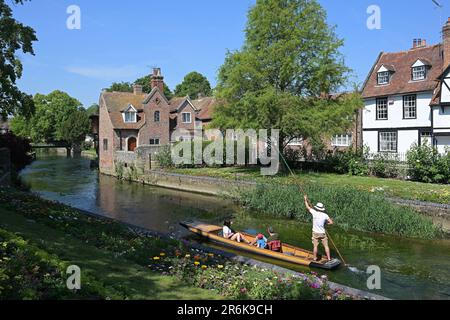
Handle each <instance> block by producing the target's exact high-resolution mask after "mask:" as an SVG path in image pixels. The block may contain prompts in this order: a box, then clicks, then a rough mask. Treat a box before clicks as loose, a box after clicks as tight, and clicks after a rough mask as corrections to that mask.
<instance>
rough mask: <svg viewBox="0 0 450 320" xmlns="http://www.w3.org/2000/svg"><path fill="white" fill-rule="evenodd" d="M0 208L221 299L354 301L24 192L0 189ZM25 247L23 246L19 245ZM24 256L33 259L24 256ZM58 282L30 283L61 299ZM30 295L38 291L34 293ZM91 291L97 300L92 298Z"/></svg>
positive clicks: (313, 279)
mask: <svg viewBox="0 0 450 320" xmlns="http://www.w3.org/2000/svg"><path fill="white" fill-rule="evenodd" d="M0 203H2V207H5V208H7V209H9V210H12V211H14V212H18V213H20V214H21V215H23V216H25V217H26V218H27V219H30V221H34V222H36V223H43V224H45V225H47V226H49V227H51V228H54V229H59V230H64V231H65V232H66V233H67V234H70V235H71V236H73V237H74V238H78V239H80V240H82V241H84V242H85V243H87V244H89V245H91V246H95V247H97V248H100V249H104V250H106V251H108V252H111V254H113V255H114V256H116V257H119V256H120V257H123V258H125V259H127V260H129V261H132V262H134V263H136V264H139V265H142V266H145V267H147V268H149V270H151V271H153V272H157V273H160V274H161V275H168V276H173V277H176V278H178V279H180V280H182V281H183V282H184V283H188V284H190V285H192V286H195V287H199V288H203V289H207V290H214V291H215V292H217V293H218V294H220V295H222V296H223V297H225V298H229V299H268V300H272V299H329V300H331V299H350V298H355V297H349V296H346V295H344V294H342V293H341V292H339V291H332V290H330V289H329V288H328V285H327V279H326V278H321V277H319V276H318V275H317V274H315V273H311V274H309V275H303V276H301V277H297V276H294V275H288V274H286V275H282V274H278V273H276V272H274V271H272V270H267V269H262V268H258V267H249V266H246V265H241V264H239V263H235V262H230V261H228V260H227V259H226V258H225V257H222V256H220V255H213V254H210V253H205V252H202V251H200V250H197V249H193V248H192V247H191V246H190V244H189V243H187V242H185V241H177V240H167V239H161V238H158V237H153V236H149V235H144V234H143V233H142V232H138V231H137V230H133V229H132V228H129V227H127V226H125V225H123V224H121V223H118V222H114V221H109V220H103V219H100V218H94V217H91V216H88V215H84V214H82V213H81V212H79V211H77V210H75V209H72V208H70V207H67V206H64V205H62V204H58V203H54V202H51V201H46V200H42V199H40V198H38V197H36V196H33V195H31V194H28V193H23V192H19V191H16V190H13V189H0ZM0 240H1V238H0ZM25 247H28V245H27V246H25V245H24V246H23V248H25ZM30 250H31V249H30ZM24 256H27V257H32V256H34V255H33V254H32V253H30V252H27V253H26V254H24ZM35 265H36V263H35V261H34V260H30V261H24V263H23V266H22V268H28V269H30V268H31V269H32V266H35ZM48 268H50V267H45V268H39V270H47V269H48ZM9 270H10V271H8V272H9V273H8V277H11V276H14V274H20V271H19V270H20V269H17V268H12V269H9ZM61 270H65V269H64V268H62V267H60V268H56V269H51V270H50V271H45V272H44V271H43V272H44V275H45V274H47V273H48V274H50V275H55V274H61ZM0 274H1V273H0ZM61 279H62V278H58V277H56V280H55V281H56V283H57V285H56V287H57V288H56V289H55V290H53V289H52V288H53V287H49V285H48V284H47V283H46V282H45V279H44V278H43V277H42V276H38V277H37V278H36V280H35V281H34V280H33V281H31V282H32V283H37V284H39V286H40V288H43V290H47V289H48V291H49V292H53V293H52V294H53V296H57V297H58V298H61V296H58V295H59V294H60V291H59V289H58V288H61V286H62V284H61ZM0 286H1V282H0ZM19 287H20V286H19ZM17 288H18V284H12V285H10V290H13V289H14V290H17ZM35 291H36V292H40V290H35ZM41 291H42V290H41ZM92 292H93V293H92ZM92 292H90V296H89V297H91V298H96V297H102V294H101V290H97V291H95V290H94V291H92ZM96 292H97V294H98V295H96V294H95V293H96ZM35 297H37V298H48V297H49V296H48V295H44V294H38V293H36V294H32V295H30V298H35ZM50 297H51V296H50ZM62 297H63V298H64V296H62ZM82 298H83V297H82Z"/></svg>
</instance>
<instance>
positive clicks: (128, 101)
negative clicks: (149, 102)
mask: <svg viewBox="0 0 450 320" xmlns="http://www.w3.org/2000/svg"><path fill="white" fill-rule="evenodd" d="M144 99H145V94H140V95H135V94H134V93H129V92H102V95H101V100H102V101H103V104H104V105H105V106H106V109H107V110H108V113H109V117H110V119H111V123H112V125H113V128H114V129H130V130H138V129H140V128H142V126H143V125H144V124H145V114H144V112H143V110H140V109H137V110H136V111H137V112H138V114H137V120H138V121H137V122H136V123H125V122H124V121H123V115H122V111H123V110H124V109H128V108H129V106H130V105H132V106H140V105H142V101H143V100H144Z"/></svg>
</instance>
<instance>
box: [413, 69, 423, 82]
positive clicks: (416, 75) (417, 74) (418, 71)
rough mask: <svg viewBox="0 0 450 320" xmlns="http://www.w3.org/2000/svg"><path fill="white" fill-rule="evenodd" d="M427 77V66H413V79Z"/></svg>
mask: <svg viewBox="0 0 450 320" xmlns="http://www.w3.org/2000/svg"><path fill="white" fill-rule="evenodd" d="M426 77H427V68H426V67H425V66H419V67H413V68H412V79H413V81H417V80H425V78H426Z"/></svg>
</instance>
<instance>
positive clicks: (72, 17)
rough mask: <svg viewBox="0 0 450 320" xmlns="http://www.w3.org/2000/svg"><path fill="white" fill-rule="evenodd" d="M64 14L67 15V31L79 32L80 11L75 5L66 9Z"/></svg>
mask: <svg viewBox="0 0 450 320" xmlns="http://www.w3.org/2000/svg"><path fill="white" fill-rule="evenodd" d="M66 13H67V14H68V15H69V16H68V17H67V20H66V26H67V29H69V30H81V9H80V7H79V6H77V5H74V4H72V5H70V6H68V7H67V10H66Z"/></svg>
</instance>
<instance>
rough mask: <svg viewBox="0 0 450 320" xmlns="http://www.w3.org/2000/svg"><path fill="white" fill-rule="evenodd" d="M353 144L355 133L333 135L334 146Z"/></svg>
mask: <svg viewBox="0 0 450 320" xmlns="http://www.w3.org/2000/svg"><path fill="white" fill-rule="evenodd" d="M352 144H353V134H351V133H347V134H337V135H335V136H333V138H332V139H331V146H332V147H344V148H349V147H351V146H352Z"/></svg>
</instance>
